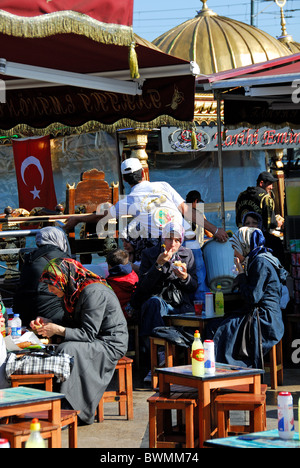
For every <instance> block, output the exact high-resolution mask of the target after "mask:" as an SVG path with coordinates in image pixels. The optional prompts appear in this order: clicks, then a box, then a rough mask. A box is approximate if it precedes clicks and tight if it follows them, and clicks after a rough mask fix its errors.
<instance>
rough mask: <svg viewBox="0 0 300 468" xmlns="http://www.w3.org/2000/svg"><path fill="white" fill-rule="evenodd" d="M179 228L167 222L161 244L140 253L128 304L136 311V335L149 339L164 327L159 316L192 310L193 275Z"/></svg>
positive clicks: (182, 233)
mask: <svg viewBox="0 0 300 468" xmlns="http://www.w3.org/2000/svg"><path fill="white" fill-rule="evenodd" d="M183 238H184V231H183V228H182V226H180V225H175V224H173V223H170V224H169V225H167V226H166V227H165V229H164V231H163V233H162V242H163V243H162V244H160V243H159V245H156V246H154V247H151V248H149V249H146V250H144V252H143V253H142V261H141V265H140V270H139V282H138V284H137V287H136V291H135V293H134V295H133V298H132V301H131V305H132V306H133V307H134V308H135V309H137V310H139V311H140V335H141V336H150V335H151V333H152V330H153V329H154V328H155V327H161V326H165V323H164V321H163V316H164V315H167V314H170V313H178V314H182V313H185V312H189V311H194V306H193V302H192V300H191V296H192V294H193V293H194V292H195V291H196V289H197V286H198V282H197V272H196V264H195V259H194V255H193V253H192V251H191V250H190V249H186V248H185V247H182V245H181V244H182V242H183Z"/></svg>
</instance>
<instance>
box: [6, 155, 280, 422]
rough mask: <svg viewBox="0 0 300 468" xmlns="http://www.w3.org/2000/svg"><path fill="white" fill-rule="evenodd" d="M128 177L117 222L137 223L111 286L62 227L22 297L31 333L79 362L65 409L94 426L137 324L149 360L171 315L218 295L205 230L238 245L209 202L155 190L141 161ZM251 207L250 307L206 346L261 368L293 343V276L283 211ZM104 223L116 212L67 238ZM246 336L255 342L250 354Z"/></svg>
mask: <svg viewBox="0 0 300 468" xmlns="http://www.w3.org/2000/svg"><path fill="white" fill-rule="evenodd" d="M121 172H122V175H123V178H124V181H125V182H127V183H128V184H129V185H130V187H131V191H130V193H129V195H127V196H126V197H124V198H122V199H121V200H120V201H119V202H118V203H117V205H116V206H113V207H111V208H110V213H109V216H114V217H115V216H116V217H117V218H118V216H119V215H120V214H127V215H128V214H131V215H132V214H133V213H134V214H135V216H134V219H133V221H131V222H130V223H129V225H128V226H127V228H126V230H125V231H123V232H122V233H121V237H123V242H124V243H123V248H117V249H116V250H114V251H112V252H110V253H109V254H108V255H107V257H106V261H107V265H108V272H109V273H108V276H107V278H106V279H104V278H101V277H99V276H98V275H96V274H94V273H92V272H91V271H89V270H88V269H87V268H85V267H83V266H82V265H81V264H80V263H79V262H78V261H76V260H74V258H72V254H71V251H70V247H69V244H68V240H67V236H66V234H65V232H64V231H63V230H62V229H61V228H57V227H46V228H43V229H41V230H40V231H39V233H38V234H37V236H36V244H37V248H36V249H35V250H34V251H33V252H31V253H30V254H27V255H26V256H25V258H24V262H23V266H22V270H21V279H20V288H19V289H18V291H17V293H16V295H15V298H14V305H13V308H14V311H15V312H19V313H20V315H21V318H22V321H23V324H24V325H26V326H28V327H30V328H31V329H32V330H34V331H35V332H36V333H37V334H38V335H39V336H42V337H47V338H50V339H55V340H56V343H57V352H64V353H67V354H68V355H71V356H73V357H74V365H73V368H72V372H71V375H70V377H69V378H68V379H67V380H66V381H65V382H63V383H61V385H60V389H59V390H60V391H61V392H62V393H63V394H64V395H65V399H64V402H63V404H64V407H65V408H74V409H76V410H80V416H79V417H80V420H81V421H82V422H83V423H85V424H92V423H93V420H94V414H95V409H96V407H97V405H98V403H99V401H100V399H101V397H102V395H103V393H104V391H105V389H106V388H107V386H108V384H109V382H110V380H111V378H112V375H113V372H114V370H115V366H116V364H117V362H118V360H119V359H120V358H121V357H122V356H124V355H125V353H126V352H127V348H128V327H127V324H128V322H129V321H130V320H136V321H137V322H138V324H139V333H140V337H141V342H142V345H143V346H144V348H145V350H146V353H149V337H150V336H151V334H152V332H153V329H154V328H156V327H160V326H164V316H165V315H168V314H172V313H178V314H182V313H186V312H192V311H194V306H193V300H194V299H195V297H197V294H199V293H201V294H202V295H205V292H206V291H208V290H209V288H208V285H207V284H206V272H205V265H204V262H203V258H202V253H201V248H200V244H199V245H197V246H196V247H195V248H189V245H191V244H190V241H194V240H195V232H194V231H195V226H196V225H200V226H201V227H203V228H204V229H205V230H206V231H207V234H208V236H209V237H213V238H214V239H215V240H216V241H218V242H227V241H228V234H227V233H226V232H225V230H223V229H222V228H218V227H216V226H214V225H213V224H211V223H210V222H208V220H207V219H206V218H205V217H204V216H203V215H200V214H199V212H197V206H196V205H197V203H198V202H202V200H201V195H200V193H199V192H197V191H193V192H191V193H190V194H188V196H187V198H186V200H184V199H183V198H182V197H181V196H180V195H179V194H178V193H177V192H176V191H175V190H174V189H173V188H172V187H171V186H170V185H169V184H167V183H165V182H148V181H147V180H145V176H144V171H143V168H142V166H141V163H140V162H139V160H138V159H136V158H129V159H127V160H125V161H124V162H123V163H122V165H121ZM268 174H269V173H267V175H266V173H263V175H262V176H261V181H262V180H264V181H265V182H264V183H265V184H266V183H269V185H270V184H272V183H274V180H273V179H272V180H271V179H270V177H271V176H270V175H268ZM266 187H267V185H265V186H264V187H262V185H260V186H259V189H258V190H256V191H255V190H254V192H255V193H256V192H257V193H258V196H259V197H260V194H261V193H262V191H263V190H264V191H265V192H266V194H267V195H268V192H267V191H266V190H265V189H266ZM249 192H250V191H249ZM257 193H256V194H257ZM248 198H249V197H248ZM241 199H243V197H242V196H241V197H239V199H238V203H237V223H238V228H239V229H238V231H237V233H236V234H234V236H233V237H232V238H231V239H230V240H229V241H230V242H231V243H232V247H233V249H234V251H235V258H236V267H237V271H238V275H237V277H236V280H235V287H236V288H238V291H239V293H240V294H241V295H242V297H243V298H244V299H245V304H246V306H245V307H244V308H243V310H238V311H234V313H230V314H226V315H225V317H222V318H219V319H217V320H215V321H213V322H211V325H210V326H209V327H207V329H206V337H207V338H211V339H213V340H214V343H215V349H216V359H217V361H219V362H225V363H231V364H239V365H241V364H243V365H246V366H254V367H260V366H261V365H263V356H264V355H265V354H266V353H267V352H268V351H269V350H270V348H271V347H272V346H273V345H274V344H276V343H277V342H278V341H279V340H280V339H281V338H282V336H283V332H284V329H283V321H282V313H281V308H280V300H281V296H282V285H283V284H284V283H285V281H286V277H287V272H286V271H285V269H284V268H283V267H282V265H281V262H280V253H281V252H280V251H279V250H278V251H276V252H275V253H274V254H273V253H272V251H271V249H270V246H271V241H270V239H269V234H270V232H269V229H270V226H271V227H272V228H274V227H275V224H274V223H275V221H276V218H274V216H273V211H272V209H273V205H272V204H270V203H269V202H268V200H267V197H266V196H265V197H264V203H267V202H268V203H269V204H268V207H267V208H266V209H264V208H262V209H261V212H260V213H259V210H258V209H257V210H256V211H255V210H254V208H253V207H254V204H253V203H250V202H249V207H250V206H251V210H250V209H246V211H245V212H244V211H243V212H242V211H241V210H240V208H239V206H240V205H239V203H240V200H241ZM244 200H245V196H244ZM242 205H243V207H245V203H244V202H243V203H242ZM259 206H260V207H261V206H262V204H260V205H259ZM265 216H266V217H267V219H271V220H272V222H273V221H274V220H275V221H274V223H273V224H274V225H273V224H272V225H266V224H265V221H264V220H265ZM104 217H105V219H106V220H107V213H105V214H103V213H100V214H99V213H95V214H92V215H86V216H85V217H82V216H81V217H80V218H79V217H76V215H74V216H73V217H71V218H69V219H68V221H67V222H66V226H65V229H66V231H68V230H70V229H73V228H74V226H75V225H76V224H77V223H78V222H94V223H99V222H100V223H101V220H102V219H103V218H104ZM277 226H278V225H277ZM270 235H271V234H270ZM192 245H193V246H194V245H195V244H192ZM216 261H217V259H216ZM200 270H201V273H200V275H199V271H200ZM199 288H200V292H199ZM247 327H248V328H247ZM246 328H247V332H248V336H249V337H250V338H249V342H248V343H246V348H245V344H244V342H243V340H242V336H244V332H245V329H246ZM4 367H5V356H4V357H3V354H2V361H1V360H0V387H2V386H4V385H5V384H7V382H5V378H3V369H4ZM1 375H2V377H1ZM1 379H2V380H1Z"/></svg>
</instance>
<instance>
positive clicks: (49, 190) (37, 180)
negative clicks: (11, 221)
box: [13, 136, 57, 211]
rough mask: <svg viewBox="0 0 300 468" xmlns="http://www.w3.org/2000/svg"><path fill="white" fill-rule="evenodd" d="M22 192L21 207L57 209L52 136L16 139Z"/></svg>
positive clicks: (15, 144) (17, 171)
mask: <svg viewBox="0 0 300 468" xmlns="http://www.w3.org/2000/svg"><path fill="white" fill-rule="evenodd" d="M13 152H14V160H15V168H16V176H17V183H18V192H19V208H25V209H26V210H28V211H31V210H32V209H33V208H35V207H40V206H41V207H44V208H47V209H49V210H54V209H55V206H56V204H57V201H56V194H55V187H54V181H53V173H52V165H51V150H50V137H49V136H45V137H37V138H35V137H33V138H24V139H23V138H22V139H20V140H13Z"/></svg>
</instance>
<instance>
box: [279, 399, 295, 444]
mask: <svg viewBox="0 0 300 468" xmlns="http://www.w3.org/2000/svg"><path fill="white" fill-rule="evenodd" d="M294 434H295V425H294V409H293V397H292V395H291V393H289V392H280V393H279V395H278V435H279V437H280V438H281V439H285V440H287V439H293V438H294Z"/></svg>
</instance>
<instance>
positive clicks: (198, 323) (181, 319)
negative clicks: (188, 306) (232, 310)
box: [164, 313, 224, 335]
mask: <svg viewBox="0 0 300 468" xmlns="http://www.w3.org/2000/svg"><path fill="white" fill-rule="evenodd" d="M222 317H224V315H216V314H214V315H213V316H212V317H206V315H205V314H201V315H196V314H194V313H186V314H174V315H165V316H164V322H165V324H166V326H173V327H190V328H195V330H199V332H200V335H202V334H203V331H204V329H205V326H206V324H207V323H208V322H209V321H210V320H213V319H217V318H222Z"/></svg>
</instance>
